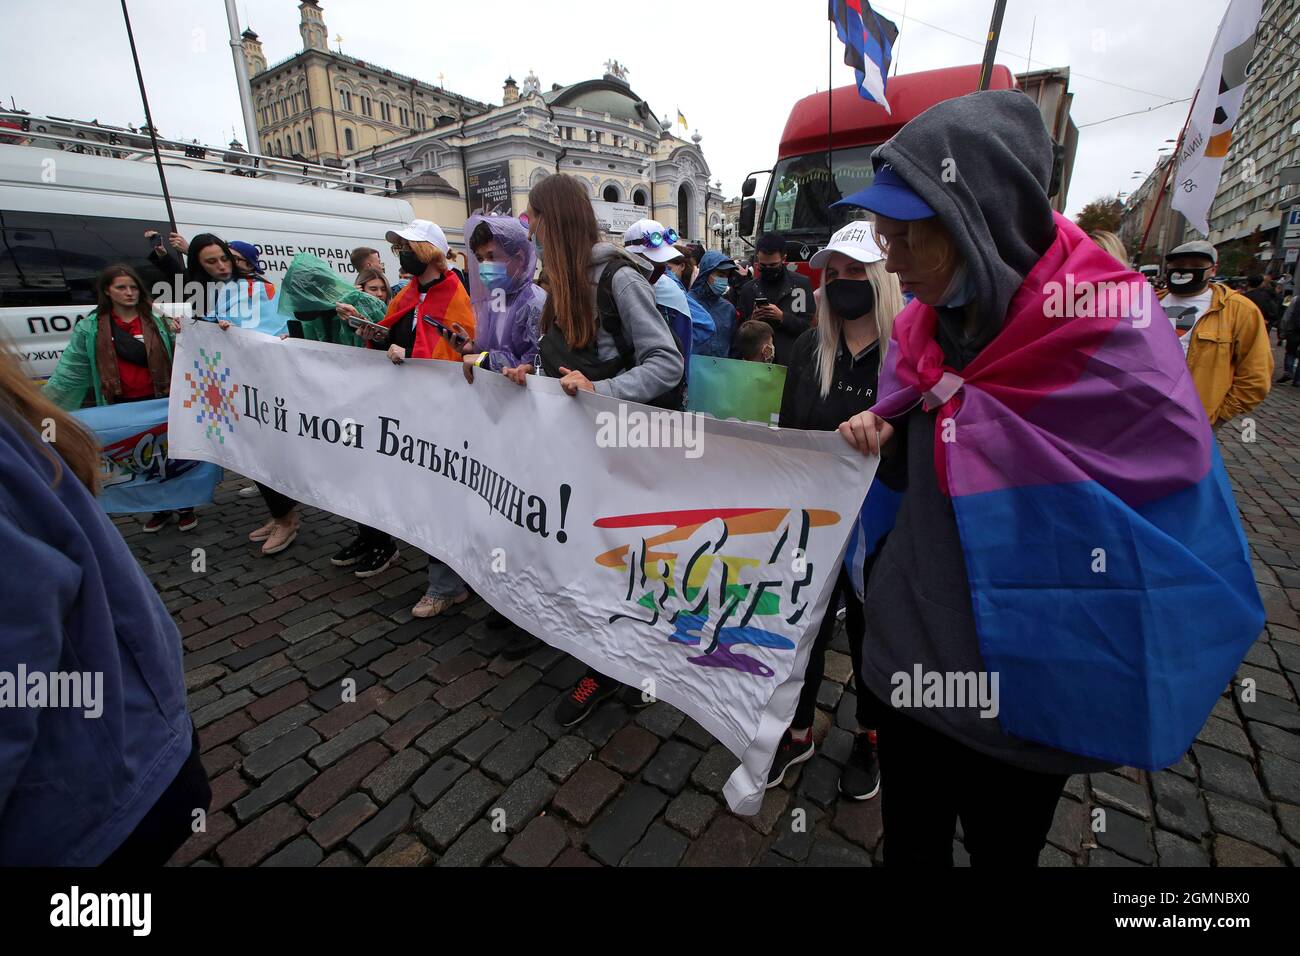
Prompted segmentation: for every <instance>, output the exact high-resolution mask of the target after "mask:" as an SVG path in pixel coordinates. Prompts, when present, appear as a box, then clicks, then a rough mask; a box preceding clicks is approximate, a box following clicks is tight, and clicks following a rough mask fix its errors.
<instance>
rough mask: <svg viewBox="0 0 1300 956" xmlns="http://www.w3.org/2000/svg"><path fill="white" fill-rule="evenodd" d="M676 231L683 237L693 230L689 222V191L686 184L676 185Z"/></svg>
mask: <svg viewBox="0 0 1300 956" xmlns="http://www.w3.org/2000/svg"><path fill="white" fill-rule="evenodd" d="M677 232H678V233H679V234H680V235H681V237H682V238H683V239H685V238H687V237H688V236H690V235H691V234H692V232H693V229H692V223H691V191H690V190H689V189H687V188H686V184H685V183H683V184H682V185H680V186H678V187H677Z"/></svg>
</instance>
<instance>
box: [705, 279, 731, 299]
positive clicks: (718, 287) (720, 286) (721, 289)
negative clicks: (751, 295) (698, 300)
mask: <svg viewBox="0 0 1300 956" xmlns="http://www.w3.org/2000/svg"><path fill="white" fill-rule="evenodd" d="M709 288H710V289H712V290H713V291H714V292H716V293H718V295H725V294H726V292H727V289H729V288H730V285H729V284H728V283H727V280H726V277H724V276H714V277H713V278H712V279H710V280H709Z"/></svg>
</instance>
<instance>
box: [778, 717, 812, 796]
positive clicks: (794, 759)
mask: <svg viewBox="0 0 1300 956" xmlns="http://www.w3.org/2000/svg"><path fill="white" fill-rule="evenodd" d="M815 750H816V748H815V747H814V746H813V740H812V734H811V733H809V734H808V739H807V740H806V741H804V742H803V743H799V742H797V741H796V740H795V739H794V738H793V737H791V736H790V730H789V728H787V729H786V732H785V733H784V734H782V735H781V743H780V744H779V745H778V746H777V748H776V757H774V758H773V760H772V769H771V770H769V771H768V772H767V789H768V790H771V789H772V788H773V787H779V786H780V785H781V781H782V780H784V779H785V772H786V771H787V770H789V769H790V768H791V767H793V766H794V765H795V764H797V763H803V762H804V761H805V760H808V759H809V758H811V757H812V755H813V753H814V752H815Z"/></svg>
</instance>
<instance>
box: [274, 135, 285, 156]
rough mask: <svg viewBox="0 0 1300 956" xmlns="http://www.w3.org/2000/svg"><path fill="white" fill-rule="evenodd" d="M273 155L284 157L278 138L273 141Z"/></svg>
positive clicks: (282, 147)
mask: <svg viewBox="0 0 1300 956" xmlns="http://www.w3.org/2000/svg"><path fill="white" fill-rule="evenodd" d="M275 155H277V156H283V155H284V146H283V145H282V144H281V142H280V138H279V137H278V136H277V137H276V139H275Z"/></svg>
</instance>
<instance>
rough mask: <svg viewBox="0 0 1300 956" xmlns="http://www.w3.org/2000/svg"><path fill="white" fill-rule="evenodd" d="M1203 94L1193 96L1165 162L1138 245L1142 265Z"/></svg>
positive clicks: (1138, 258)
mask: <svg viewBox="0 0 1300 956" xmlns="http://www.w3.org/2000/svg"><path fill="white" fill-rule="evenodd" d="M1200 95H1201V91H1200V90H1199V89H1198V90H1197V91H1196V93H1195V95H1194V96H1192V105H1191V106H1189V107H1188V108H1187V119H1185V120H1183V129H1182V132H1180V133H1179V134H1178V145H1176V146H1175V147H1174V153H1173V155H1172V156H1170V157H1169V162H1168V163H1166V164H1165V175H1164V177H1163V178H1162V179H1161V181H1160V191H1159V192H1157V193H1156V203H1155V205H1154V206H1152V207H1151V215H1150V216H1149V217H1148V218H1147V224H1146V227H1145V228H1144V229H1143V230H1142V241H1141V242H1140V243H1138V247H1137V254H1136V258H1137V264H1138V265H1142V252H1143V251H1144V250H1145V249H1146V247H1147V237H1148V236H1150V235H1151V227H1152V226H1153V225H1154V224H1155V221H1156V215H1157V214H1158V213H1159V212H1160V203H1161V201H1162V200H1163V199H1164V198H1165V186H1166V185H1167V184H1168V183H1169V176H1170V174H1171V173H1172V172H1173V171H1174V164H1175V163H1177V162H1178V154H1179V153H1181V152H1182V151H1183V137H1184V136H1186V135H1187V127H1188V126H1190V125H1191V122H1192V110H1194V109H1196V97H1197V96H1200ZM1173 204H1174V202H1173V197H1172V196H1170V198H1169V205H1170V206H1173Z"/></svg>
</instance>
